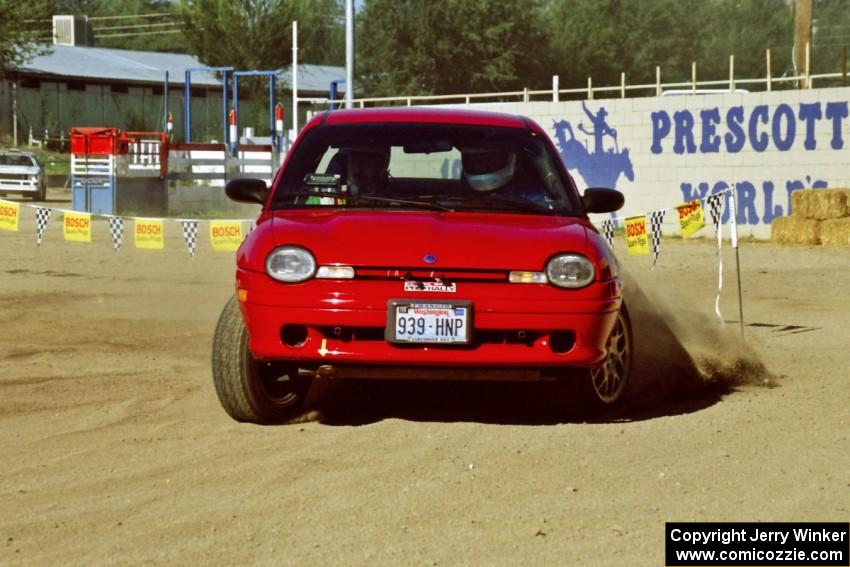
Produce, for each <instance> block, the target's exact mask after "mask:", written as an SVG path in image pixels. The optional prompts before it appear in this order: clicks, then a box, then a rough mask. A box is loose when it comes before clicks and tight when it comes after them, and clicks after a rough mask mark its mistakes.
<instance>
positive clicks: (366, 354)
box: [237, 269, 622, 368]
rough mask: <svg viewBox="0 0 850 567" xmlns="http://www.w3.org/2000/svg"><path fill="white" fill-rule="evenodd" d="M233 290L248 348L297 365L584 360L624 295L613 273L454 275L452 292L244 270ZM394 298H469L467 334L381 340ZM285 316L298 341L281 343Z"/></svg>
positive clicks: (598, 353) (592, 354)
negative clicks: (567, 283) (589, 277)
mask: <svg viewBox="0 0 850 567" xmlns="http://www.w3.org/2000/svg"><path fill="white" fill-rule="evenodd" d="M237 292H238V295H239V298H240V306H241V309H242V314H243V317H244V319H245V323H246V326H247V328H248V334H249V349H250V351H251V353H252V354H253V356H254V357H255V358H257V359H260V360H287V361H293V362H297V363H299V364H303V365H305V366H321V365H337V364H338V365H357V366H360V365H367V366H400V365H401V366H404V365H424V366H445V367H449V366H450V367H539V368H557V367H563V366H576V367H592V366H594V365H596V364H598V363H599V362H601V361H602V359H603V358H604V357H605V343H606V340H607V338H608V335H609V334H610V333H611V330H612V328H613V326H614V323H615V321H616V318H617V313H618V311H619V309H620V304H621V301H622V300H621V295H622V288H621V284H620V282H619V280H616V279H615V280H610V281H605V282H594V283H592V284H591V285H589V286H587V287H585V288H582V289H580V290H565V289H558V288H555V287H553V286H550V285H544V284H510V283H506V282H459V283H458V284H457V291H456V292H455V293H433V292H431V293H427V292H409V291H408V292H406V291H404V284H403V281H401V280H358V279H354V280H317V279H313V280H309V281H307V282H304V283H300V284H283V283H280V282H277V281H275V280H272V279H271V278H269V277H268V276H267V275H266V274H264V273H258V272H252V271H247V270H243V269H240V270H239V271H238V273H237ZM392 299H396V300H414V301H423V300H424V301H430V302H437V301H470V302H471V303H472V305H473V316H472V317H473V332H472V341H471V343H470V344H467V345H450V346H443V345H434V344H416V345H408V344H403V345H398V344H396V343H390V342H387V341H386V340H385V338H384V330H385V328H386V325H387V313H388V308H387V306H388V302H389V301H390V300H392ZM285 325H291V326H297V327H301V328H302V329H304V330H305V331H306V332H305V333H304V340H303V341H299V342H298V344H296V345H291V344H287V343H286V342H285V341H284V339H283V337H282V330H283V327H284V326H285ZM290 342H291V341H290ZM553 345H554V346H553Z"/></svg>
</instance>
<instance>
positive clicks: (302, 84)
mask: <svg viewBox="0 0 850 567" xmlns="http://www.w3.org/2000/svg"><path fill="white" fill-rule="evenodd" d="M201 67H205V65H204V64H203V63H201V62H200V61H198V59H196V58H195V57H194V56H192V55H188V54H185V53H161V52H155V51H130V50H127V49H109V48H105V47H84V46H69V45H54V46H52V51H51V52H50V53H47V54H45V55H39V56H37V57H35V58H34V59H33V60H32V61H30V62H29V63H27V64H25V65H22V66H21V67H19V68H18V70H17V71H18V73H19V74H20V75H30V76H33V75H38V76H41V77H44V78H56V79H59V78H65V79H68V78H73V79H90V80H94V81H100V82H109V83H114V82H123V83H128V84H140V83H146V84H154V83H158V84H163V83H164V81H165V72H166V71H167V72H168V82H169V85H176V84H181V85H182V84H183V80H184V73H185V71H186V69H198V68H201ZM344 78H345V68H344V67H333V66H328V65H305V64H300V65H298V91H299V93H301V92H302V91H303V93H304V94H305V96H321V95H327V93H328V88H329V86H330V82H331V81H333V80H338V79H344ZM278 80H279V81H280V82H281V86H282V87H284V88H287V89H288V88H289V86H290V84H291V80H292V70H291V69H290V68H285V69H281V70H280V72H279V73H278ZM192 84H193V85H194V86H207V87H215V86H219V87H220V86H221V80H220V79H219V78H218V77H217V76H216V74H215V73H202V72H198V73H192Z"/></svg>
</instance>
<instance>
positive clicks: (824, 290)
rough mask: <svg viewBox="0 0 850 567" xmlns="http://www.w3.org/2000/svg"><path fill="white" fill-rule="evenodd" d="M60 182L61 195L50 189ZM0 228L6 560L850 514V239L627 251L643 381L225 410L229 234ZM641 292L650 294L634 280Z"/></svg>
mask: <svg viewBox="0 0 850 567" xmlns="http://www.w3.org/2000/svg"><path fill="white" fill-rule="evenodd" d="M66 199H67V195H65V194H58V193H57V194H51V202H49V203H48V204H49V205H50V206H55V207H63V206H67V203H66ZM32 217H33V215H32V212H31V210H29V209H28V210H27V211H26V212H25V213H24V219H23V220H22V225H21V231H20V232H19V233H10V232H0V322H2V341H0V449H1V450H2V453H0V454H2V458H0V564H3V565H56V564H75V565H97V564H142V563H154V564H175V565H176V564H180V565H247V564H256V565H284V564H286V565H332V564H344V565H367V564H368V565H398V564H403V565H496V564H498V565H624V564H629V565H662V564H663V562H664V560H663V556H664V523H665V522H666V521H806V520H822V521H843V522H846V521H848V519H850V427H848V421H850V411H848V403H849V402H850V388H849V387H848V386H850V380H848V377H850V371H848V345H850V333H848V330H847V325H848V318H850V294H849V293H848V292H847V290H848V289H850V270H848V267H850V250H848V249H844V250H836V249H822V248H817V247H814V248H812V247H797V248H780V247H777V246H773V245H770V244H765V243H755V242H744V243H743V244H742V247H741V250H740V255H741V265H742V269H743V291H744V298H745V306H744V307H745V312H744V320H745V322H746V323H747V325H746V327H745V335H746V339H745V340H744V341H742V340H741V339H740V334H739V333H740V332H739V329H738V325H737V323H735V321H737V319H738V314H737V301H736V295H735V279H734V270H733V266H734V256H732V255H731V254H730V252H729V249H728V248H725V249H724V250H725V251H724V254H723V259H724V267H725V268H726V276H727V277H726V280H725V285H726V287H725V289H724V293H723V296H722V303H721V307H722V310H723V315H724V317H725V318H726V319H727V320H729V322H727V323H726V325H725V328H721V326H720V322H719V320H718V319H717V318H716V316H715V315H714V294H715V290H716V286H717V265H716V256H715V247H714V244H713V242H712V241H711V240H707V239H706V240H701V241H689V242H681V241H678V240H673V239H665V240H664V241H663V248H662V250H661V257H660V259H659V265H658V267H657V268H656V269H655V270H654V271H652V270H650V269H649V259H648V258H646V257H642V258H627V257H625V256H624V254H625V252H624V250H623V248H624V246H623V245H622V243H618V244H617V247H618V249H619V250H620V252H621V253H622V254H621V257H622V260H623V263H624V265H625V266H626V267H627V268H628V270H629V272H630V273H631V276H632V281H631V282H630V293H631V294H632V297H633V298H634V299H632V300H631V301H632V304H631V307H632V316H633V318H634V319H635V327H636V331H637V337H636V340H637V343H638V348H639V350H640V356H641V358H640V360H638V364H637V369H636V370H637V374H636V382H635V386H636V387H635V390H634V391H633V398H632V400H633V401H632V403H631V404H629V405H628V406H627V407H626V408H625V409H624V410H622V411H620V412H618V413H615V414H612V415H609V416H607V418H606V419H603V420H598V421H592V422H586V421H584V420H583V419H582V418H581V417H579V416H580V412H576V411H575V409H576V408H575V407H574V404H572V403H571V402H569V401H562V400H560V399H559V398H558V397H557V396H555V395H554V394H555V393H556V392H560V391H561V390H558V389H555V388H554V386H553V385H552V384H481V383H476V384H462V385H455V384H450V383H439V384H432V383H418V382H417V383H414V384H398V383H385V382H368V383H353V382H349V383H343V384H339V383H332V384H321V385H318V386H317V387H316V388H315V389H314V390H315V391H314V393H312V394H311V398H312V401H311V406H312V408H313V409H312V410H311V412H310V413H309V414H308V415H306V416H305V418H304V420H303V421H302V422H300V423H294V424H290V425H283V426H278V427H259V426H254V425H244V424H238V423H236V422H234V421H232V420H231V419H230V418H229V417H228V416H227V415H226V414H225V413H224V411H223V410H222V409H221V407H220V406H219V403H218V400H217V398H216V394H215V391H214V388H213V385H212V380H211V376H210V348H211V337H212V333H213V329H214V325H215V322H216V319H217V317H218V314H219V311H220V309H221V307H222V306H223V305H224V303H225V302H226V300H227V299H228V297H229V296H230V294H231V293H232V292H233V281H232V280H233V278H232V272H233V255H232V253H215V252H213V251H212V250H211V249H210V247H209V244H208V242H207V241H206V239H202V242H201V245H200V246H199V250H198V256H197V257H196V258H195V259H191V258H190V257H189V256H188V254H187V253H186V249H185V246H184V244H183V242H182V237H181V236H180V235H179V234H178V232H179V228H178V225H176V224H174V223H169V224H168V225H167V226H166V231H167V245H166V249H165V250H162V251H150V250H135V249H133V248H132V247H131V246H130V243H125V247H124V248H123V249H122V250H121V252H120V253H119V254H115V253H114V251H113V250H112V247H111V244H110V242H109V241H108V236H107V234H108V232H107V228H106V223H105V221H97V222H96V223H95V227H94V230H95V236H94V239H95V242H93V243H92V244H78V243H72V242H65V241H63V240H62V237H61V233H60V230H59V228H60V227H59V221H58V220H57V219H58V217H54V219H53V220H52V221H51V226H50V227H49V229H48V233H47V236H46V239H45V242H44V244H43V245H42V246H41V247H40V248H37V247H36V245H35V228H34V225H35V223H34V221H33V220H32ZM641 292H642V293H641Z"/></svg>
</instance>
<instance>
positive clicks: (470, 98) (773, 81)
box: [310, 44, 848, 108]
mask: <svg viewBox="0 0 850 567" xmlns="http://www.w3.org/2000/svg"><path fill="white" fill-rule="evenodd" d="M765 70H766V73H765V76H764V77H760V78H755V79H738V78H736V77H735V57H734V56H732V55H730V56H729V78H728V79H718V80H705V81H699V80H697V64H696V62H694V63H692V64H691V79H690V80H689V81H676V82H670V83H664V82H662V81H661V67H656V68H655V82H654V83H645V84H637V85H630V84H628V83H627V81H626V73H621V74H620V84H619V85H612V86H600V87H595V86H593V80H592V78H591V77H588V78H587V86H586V87H574V88H569V89H561V88H559V86H558V83H559V77H558V76H557V75H554V76H553V77H552V88H551V89H541V90H530V89H523V90H521V91H504V92H491V93H462V94H451V95H420V96H383V97H366V98H356V99H354V100H353V103H354V105H355V106H359V107H360V108H364V107H366V106H381V105H387V104H388V105H391V106H397V105H406V106H414V105H415V104H416V105H419V104H441V103H442V104H458V103H460V104H471V103H473V102H488V101H493V102H496V101H498V102H520V101H521V102H530V101H531V100H552V101H553V102H558V101H559V100H560V99H561V95H567V96H569V95H576V97H578V98H585V99H586V100H593V99H594V97H595V95H606V94H608V93H617V94H619V98H626V97H627V96H628V95H629V94H630V93H634V92H636V91H641V92H642V93H644V95H646V94H647V93H654V94H655V96H662V95H663V94H664V93H665V92H669V91H675V94H686V93H685V92H684V89H688V90H690V92H692V93H693V94H697V93H699V92H700V91H701V90H702V89H710V90H711V91H712V92H718V91H723V92H735V91H736V90H741V89H743V88H745V87H746V86H763V87H764V89H765V90H767V91H771V90H773V87H774V86H782V87H787V86H788V85H795V84H796V85H797V86H798V87H799V88H803V89H811V88H813V87H814V85H815V82H816V81H823V80H828V79H840V80H842V81H843V82H844V84H845V85H846V84H847V80H848V73H847V68H846V62H845V64H844V65H842V70H841V72H837V73H821V74H812V73H811V72H810V71H811V64H810V56H809V46H808V44H807V45H806V64H805V67H804V69H802V72H800V70H798V72H797V74H795V75H792V76H781V77H774V76H773V75H772V72H771V61H770V50H767V51H766V52H765ZM544 97H545V98H544ZM310 100H311V102H313V103H315V104H320V105H321V104H327V105H331V104H335V105H337V107H340V106H343V105H344V102H345V101H344V99H310Z"/></svg>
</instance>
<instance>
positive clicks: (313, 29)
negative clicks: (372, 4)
mask: <svg viewBox="0 0 850 567" xmlns="http://www.w3.org/2000/svg"><path fill="white" fill-rule="evenodd" d="M179 14H180V18H181V20H182V22H183V30H184V34H185V37H186V42H187V44H188V46H189V50H190V51H191V52H192V53H193V54H195V55H196V56H197V57H198V58H199V59H200V60H201V61H203V62H204V63H205V64H206V65H210V66H216V67H218V66H232V67H235V68H237V69H279V68H282V67H285V66H287V65H289V63H290V62H291V61H292V51H291V46H292V22H293V21H298V43H299V50H298V59H299V61H302V62H309V63H315V64H334V65H341V64H342V63H343V57H344V44H343V35H342V27H341V21H340V19H339V18H340V16H341V14H342V7H341V5H340V4H339V2H338V1H337V0H240V1H233V0H185V1H184V2H183V3H182V4H181V5H180V8H179Z"/></svg>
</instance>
